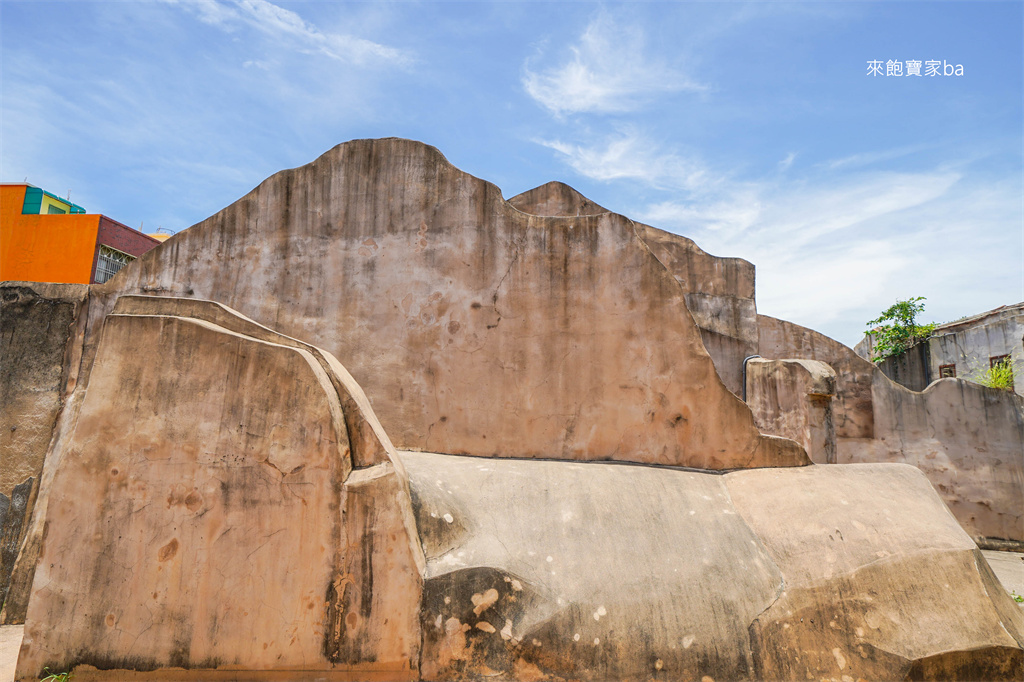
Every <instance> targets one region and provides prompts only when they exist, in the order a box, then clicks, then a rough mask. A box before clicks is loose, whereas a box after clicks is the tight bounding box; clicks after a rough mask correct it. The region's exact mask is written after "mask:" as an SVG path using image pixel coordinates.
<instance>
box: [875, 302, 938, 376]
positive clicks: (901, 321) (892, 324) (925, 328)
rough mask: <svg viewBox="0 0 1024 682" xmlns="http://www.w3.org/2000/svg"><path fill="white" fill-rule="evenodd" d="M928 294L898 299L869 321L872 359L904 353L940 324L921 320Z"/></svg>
mask: <svg viewBox="0 0 1024 682" xmlns="http://www.w3.org/2000/svg"><path fill="white" fill-rule="evenodd" d="M924 300H925V297H924V296H917V297H916V298H909V299H907V300H905V301H901V300H897V301H896V303H895V304H893V305H891V306H889V308H888V309H886V310H885V311H884V312H883V313H882V314H881V315H880V316H879V317H878V318H876V319H874V320H871V321H869V322H868V325H867V326H868V327H869V329H868V334H869V335H870V336H871V339H872V342H873V344H872V358H871V359H872V360H874V361H875V362H882V361H883V360H885V359H886V358H891V357H896V356H899V355H902V354H903V353H905V352H906V351H907V349H909V348H910V347H911V346H913V345H915V344H916V343H918V342H920V341H924V340H925V339H927V338H928V337H929V336H930V335H931V333H932V332H933V331H935V327H937V326H938V325H936V324H935V323H934V322H930V323H928V324H917V320H916V318H917V315H918V313H921V312H924V304H923V303H921V301H924Z"/></svg>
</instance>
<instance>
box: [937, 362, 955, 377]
mask: <svg viewBox="0 0 1024 682" xmlns="http://www.w3.org/2000/svg"><path fill="white" fill-rule="evenodd" d="M939 378H940V379H955V378H956V365H939Z"/></svg>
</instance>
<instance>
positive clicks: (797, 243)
mask: <svg viewBox="0 0 1024 682" xmlns="http://www.w3.org/2000/svg"><path fill="white" fill-rule="evenodd" d="M1022 10H1024V3H1020V2H1012V1H1011V2H994V3H986V2H964V3H957V2H906V3H900V2H875V3H872V2H829V3H769V2H759V3H749V4H748V3H738V2H736V3H734V2H725V3H711V2H694V3H690V2H678V3H643V2H636V3H628V4H616V3H603V4H596V3H587V2H573V3H541V2H531V3H519V2H498V3H469V2H465V3H438V2H394V3H354V4H343V3H333V2H331V3H328V2H276V3H271V2H268V1H267V0H239V1H238V2H218V1H216V0H197V1H194V2H187V1H184V0H182V1H166V2H161V1H157V0H154V1H152V2H98V3H93V2H88V1H77V2H67V3H58V2H45V1H38V0H37V1H34V2H12V1H10V0H2V2H0V38H2V46H0V51H2V54H0V56H2V65H0V76H2V80H0V95H2V100H0V115H2V120H0V179H2V180H4V181H8V182H10V181H14V182H20V181H23V180H24V179H26V178H27V179H28V181H29V182H31V183H32V184H35V185H38V186H41V187H43V188H45V189H47V190H49V191H52V192H54V193H56V194H59V195H61V196H67V195H68V193H70V198H71V200H72V201H75V202H76V203H78V204H81V205H83V206H84V207H85V208H86V209H87V210H88V211H90V212H100V213H105V214H107V215H109V216H111V217H112V218H115V219H117V220H120V221H122V222H124V223H126V224H128V225H131V226H133V227H139V226H140V225H142V226H143V229H144V230H145V231H151V230H153V229H154V228H157V227H158V226H159V227H162V228H164V229H169V230H171V231H177V230H181V229H184V228H186V227H188V226H189V225H192V224H194V223H196V222H198V221H200V220H202V219H203V218H205V217H207V216H208V215H210V214H212V213H214V212H216V211H218V210H220V209H221V208H223V207H225V206H227V205H228V204H230V203H232V202H233V201H235V200H236V199H238V198H239V197H241V196H242V195H244V194H245V193H246V192H248V191H249V190H250V189H252V188H253V187H254V186H256V185H257V184H259V182H261V181H262V180H263V179H264V178H265V177H267V176H269V175H271V174H272V173H274V172H276V171H278V170H281V169H283V168H289V167H294V166H298V165H302V164H304V163H307V162H309V161H311V160H313V159H314V158H316V157H317V156H319V155H320V154H321V153H323V152H324V151H326V150H327V149H329V148H330V147H332V146H334V145H335V144H337V143H339V142H343V141H346V140H350V139H354V138H361V137H387V136H399V137H408V138H413V139H418V140H422V141H424V142H427V143H430V144H433V145H435V146H437V147H438V148H439V149H440V150H441V151H442V152H443V153H444V154H445V155H446V156H447V157H448V159H449V160H451V161H452V162H453V163H454V164H455V165H457V166H458V167H460V168H462V169H463V170H466V171H468V172H470V173H473V174H474V175H477V176H479V177H482V178H485V179H487V180H490V181H492V182H494V183H496V184H497V185H498V186H499V187H501V189H502V191H503V193H504V195H505V196H506V197H511V196H513V195H515V194H517V193H519V192H522V191H524V190H527V189H530V188H531V187H534V186H537V185H540V184H542V183H544V182H547V181H549V180H562V181H564V182H567V183H568V184H570V185H572V186H574V187H576V188H577V189H579V190H580V191H581V192H583V193H584V194H585V195H587V196H588V197H590V198H591V199H593V200H595V201H597V202H598V203H600V204H602V205H604V206H606V207H608V208H610V209H612V210H615V211H617V212H620V213H624V214H626V215H628V216H630V217H633V218H636V219H639V220H642V221H644V222H648V223H650V224H652V225H655V226H657V227H660V228H663V229H667V230H670V231H673V232H678V233H680V234H684V235H686V236H688V237H691V238H692V239H694V240H695V241H696V242H697V243H698V244H699V245H701V246H702V247H703V248H704V249H705V250H707V251H709V252H711V253H714V254H716V255H721V256H740V257H743V258H746V259H748V260H750V261H752V262H753V263H754V264H755V265H756V266H757V277H758V282H757V284H758V286H757V303H758V310H759V312H762V313H765V314H769V315H775V316H778V317H783V318H785V319H790V320H793V321H795V322H798V323H800V324H804V325H806V326H809V327H812V328H815V329H818V330H820V331H822V332H825V333H827V334H829V335H830V336H833V337H835V338H838V339H839V340H841V341H843V342H845V343H848V344H851V345H852V344H853V343H855V342H856V341H857V340H859V338H860V336H861V332H862V331H863V329H864V322H865V321H866V320H868V319H871V318H873V317H876V316H877V314H878V313H879V312H880V311H881V310H883V309H884V308H886V307H888V306H889V305H890V304H891V303H893V302H894V301H895V300H896V299H897V298H907V297H910V296H925V297H927V299H928V301H927V310H926V313H925V318H927V319H928V320H936V321H940V322H941V321H947V320H951V319H955V318H957V317H961V316H964V315H969V314H973V313H976V312H980V311H983V310H987V309H989V308H993V307H996V306H998V305H1004V304H1008V303H1015V302H1018V301H1021V300H1024V173H1022V144H1024V136H1022V125H1024V111H1022V101H1024V74H1022V64H1024V45H1022V34H1024V11H1022ZM869 60H879V61H881V62H882V66H883V72H882V73H883V74H884V73H885V71H884V68H885V62H887V61H888V60H893V61H894V62H896V61H898V62H901V63H902V64H903V65H904V71H905V70H906V66H905V63H906V62H907V61H912V60H919V61H921V62H927V61H929V60H935V61H940V62H943V66H942V67H940V71H943V70H945V63H949V64H951V65H956V64H961V65H962V66H963V75H961V76H956V75H952V76H945V75H939V76H920V77H917V76H901V77H897V76H885V75H881V76H869V75H867V73H868V68H867V63H868V61H869ZM924 72H925V68H924V67H923V66H922V73H924Z"/></svg>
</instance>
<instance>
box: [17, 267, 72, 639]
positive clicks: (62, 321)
mask: <svg viewBox="0 0 1024 682" xmlns="http://www.w3.org/2000/svg"><path fill="white" fill-rule="evenodd" d="M88 293H89V289H88V287H86V286H84V285H79V284H44V283H38V282H2V283H0V405H2V406H3V409H0V506H3V507H7V508H8V513H7V514H4V515H3V517H4V518H3V519H2V520H0V623H5V624H11V623H22V622H24V620H25V607H26V605H27V597H28V584H29V583H30V582H31V570H25V569H24V568H23V569H22V570H21V571H17V570H16V563H17V562H18V558H19V556H20V555H21V554H22V553H23V549H22V548H23V546H24V545H25V536H26V534H27V529H28V525H29V519H30V518H31V514H32V510H33V508H34V506H35V498H36V492H37V487H36V483H37V482H38V481H39V478H40V475H41V473H42V469H43V462H44V460H45V457H46V453H47V450H48V449H49V447H50V441H51V439H52V437H53V432H54V427H55V425H56V422H57V419H58V416H59V415H60V413H61V409H62V407H63V405H64V402H65V399H66V397H67V393H68V391H69V390H70V389H71V388H72V387H73V386H74V385H75V379H76V377H77V371H78V357H79V355H80V350H81V340H82V339H81V336H82V329H80V327H81V326H84V322H85V319H84V316H82V315H81V314H80V313H81V311H82V309H83V307H84V306H85V305H86V303H87V299H88ZM16 491H17V493H16ZM35 559H36V554H35V552H34V551H33V547H31V546H30V547H29V551H28V554H27V555H26V564H27V565H28V566H34V565H35ZM12 576H13V577H12Z"/></svg>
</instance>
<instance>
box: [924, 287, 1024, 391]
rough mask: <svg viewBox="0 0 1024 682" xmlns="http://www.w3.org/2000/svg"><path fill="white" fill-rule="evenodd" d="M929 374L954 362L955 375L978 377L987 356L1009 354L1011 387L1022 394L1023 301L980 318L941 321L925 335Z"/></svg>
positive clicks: (1023, 387) (936, 374)
mask: <svg viewBox="0 0 1024 682" xmlns="http://www.w3.org/2000/svg"><path fill="white" fill-rule="evenodd" d="M928 350H929V357H930V361H931V372H932V376H933V377H938V376H939V367H940V366H942V365H956V372H957V377H960V378H964V379H968V380H970V379H975V380H976V379H978V378H979V377H980V376H981V375H983V374H984V373H985V372H987V371H988V369H989V367H990V366H991V365H990V359H991V358H992V357H995V356H999V355H1009V356H1010V364H1011V366H1012V367H1013V387H1014V390H1015V391H1016V392H1017V394H1018V395H1024V303H1018V304H1017V305H1014V306H1006V307H1004V308H1001V309H997V310H996V311H993V314H990V315H985V316H983V317H982V318H981V319H971V320H964V321H962V322H951V323H949V324H944V325H942V326H941V327H939V328H938V329H936V330H935V334H934V335H933V336H932V337H931V338H929V339H928Z"/></svg>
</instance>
